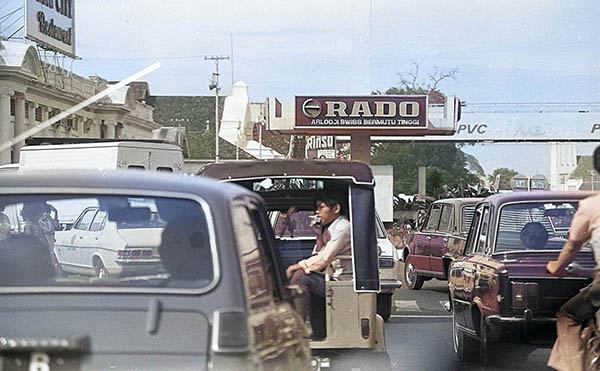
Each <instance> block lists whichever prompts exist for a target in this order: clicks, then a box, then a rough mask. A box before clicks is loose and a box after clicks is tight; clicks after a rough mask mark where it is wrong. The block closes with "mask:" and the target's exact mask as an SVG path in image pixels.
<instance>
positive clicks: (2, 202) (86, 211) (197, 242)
mask: <svg viewBox="0 0 600 371" xmlns="http://www.w3.org/2000/svg"><path fill="white" fill-rule="evenodd" d="M0 206H2V207H3V209H2V211H3V213H2V214H0V287H14V286H19V287H22V286H36V287H39V286H42V287H43V286H51V287H53V288H54V287H72V286H76V287H81V288H86V287H90V288H92V287H115V288H117V287H121V288H135V289H138V288H192V289H199V288H203V287H207V286H209V285H210V283H211V282H213V280H214V278H215V267H216V264H215V262H216V260H215V259H216V256H215V251H216V248H215V246H214V244H215V243H214V237H213V235H214V234H213V232H212V231H213V227H212V225H209V222H208V221H209V220H211V218H209V217H208V216H207V213H208V208H207V207H205V206H203V202H202V201H197V200H190V199H176V198H163V197H138V196H135V197H134V196H105V195H99V196H94V195H91V196H90V195H86V196H81V197H78V196H66V195H65V196H57V195H26V196H23V195H19V196H3V197H0ZM73 221H75V222H74V224H73Z"/></svg>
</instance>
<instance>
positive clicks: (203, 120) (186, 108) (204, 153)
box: [149, 96, 251, 160]
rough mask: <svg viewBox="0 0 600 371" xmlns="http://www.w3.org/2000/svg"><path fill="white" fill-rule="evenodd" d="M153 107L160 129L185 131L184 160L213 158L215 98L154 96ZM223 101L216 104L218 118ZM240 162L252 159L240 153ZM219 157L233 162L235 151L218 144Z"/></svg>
mask: <svg viewBox="0 0 600 371" xmlns="http://www.w3.org/2000/svg"><path fill="white" fill-rule="evenodd" d="M149 103H150V104H151V105H153V106H154V112H153V117H154V121H155V122H157V123H159V124H161V125H163V126H180V127H185V129H186V148H184V150H185V155H186V157H187V158H193V159H201V160H208V159H214V158H215V97H214V96H189V97H175V96H153V97H151V99H150V102H149ZM224 103H225V97H220V100H219V115H222V114H223V105H224ZM238 156H239V158H240V159H249V158H251V157H250V156H249V155H248V154H246V153H245V152H244V151H239V152H238ZM219 157H220V158H221V159H235V158H236V148H235V146H234V145H232V144H231V143H228V142H226V141H225V140H223V139H221V140H219Z"/></svg>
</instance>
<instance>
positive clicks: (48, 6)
mask: <svg viewBox="0 0 600 371" xmlns="http://www.w3.org/2000/svg"><path fill="white" fill-rule="evenodd" d="M74 1H75V0H26V1H25V6H26V12H25V14H26V17H27V19H26V22H25V25H26V34H27V38H28V39H30V40H33V41H35V42H37V43H38V44H40V45H41V46H42V47H44V48H47V49H50V50H55V51H58V52H60V53H63V54H65V55H68V56H70V57H75V8H74Z"/></svg>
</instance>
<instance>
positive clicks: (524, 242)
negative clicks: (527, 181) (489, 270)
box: [496, 201, 578, 252]
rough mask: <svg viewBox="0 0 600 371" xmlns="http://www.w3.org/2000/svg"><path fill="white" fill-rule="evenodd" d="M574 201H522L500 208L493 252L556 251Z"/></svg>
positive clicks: (567, 224)
mask: <svg viewBox="0 0 600 371" xmlns="http://www.w3.org/2000/svg"><path fill="white" fill-rule="evenodd" d="M577 205H578V203H577V202H564V201H547V202H523V203H517V204H509V205H505V206H503V207H502V208H501V210H500V219H499V226H498V234H497V237H496V252H502V251H511V250H547V249H551V250H559V249H561V248H562V247H563V245H564V243H565V242H566V240H567V233H568V231H569V228H570V226H571V221H572V220H573V215H574V214H575V211H576V210H577Z"/></svg>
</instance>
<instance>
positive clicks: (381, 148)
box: [371, 143, 479, 198]
mask: <svg viewBox="0 0 600 371" xmlns="http://www.w3.org/2000/svg"><path fill="white" fill-rule="evenodd" d="M371 163H372V164H373V165H392V166H394V194H398V193H405V194H415V193H417V191H418V173H419V167H422V166H423V167H426V168H427V178H426V179H427V181H426V189H427V194H428V195H430V196H434V197H436V198H437V197H438V196H439V195H440V194H441V193H442V191H443V190H442V188H443V186H444V185H447V186H449V187H451V188H453V187H459V186H461V185H466V184H477V183H478V181H479V179H478V178H477V176H476V175H474V174H472V173H471V172H469V171H468V170H467V169H466V157H465V153H464V152H463V151H462V150H461V149H460V148H459V147H458V146H457V145H456V144H454V143H383V144H380V145H378V146H376V147H375V148H374V150H373V157H372V159H371Z"/></svg>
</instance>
